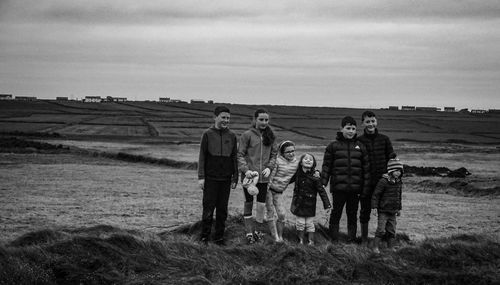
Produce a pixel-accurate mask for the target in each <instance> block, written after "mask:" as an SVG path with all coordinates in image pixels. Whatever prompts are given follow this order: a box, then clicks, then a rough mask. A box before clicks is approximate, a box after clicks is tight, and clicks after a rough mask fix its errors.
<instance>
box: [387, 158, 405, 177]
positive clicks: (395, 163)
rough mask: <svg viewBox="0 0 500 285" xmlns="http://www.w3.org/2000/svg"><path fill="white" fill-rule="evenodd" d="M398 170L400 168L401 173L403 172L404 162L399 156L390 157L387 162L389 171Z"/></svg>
mask: <svg viewBox="0 0 500 285" xmlns="http://www.w3.org/2000/svg"><path fill="white" fill-rule="evenodd" d="M396 170H400V171H401V173H403V164H402V163H401V161H399V159H397V158H393V159H389V162H387V173H391V172H393V171H396Z"/></svg>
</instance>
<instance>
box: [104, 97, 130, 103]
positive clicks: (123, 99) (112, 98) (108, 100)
mask: <svg viewBox="0 0 500 285" xmlns="http://www.w3.org/2000/svg"><path fill="white" fill-rule="evenodd" d="M106 102H127V98H125V97H112V96H107V97H106Z"/></svg>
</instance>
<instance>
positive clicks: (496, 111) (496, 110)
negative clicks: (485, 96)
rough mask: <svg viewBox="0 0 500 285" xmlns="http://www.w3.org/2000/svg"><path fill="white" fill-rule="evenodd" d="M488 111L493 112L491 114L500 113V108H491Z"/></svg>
mask: <svg viewBox="0 0 500 285" xmlns="http://www.w3.org/2000/svg"><path fill="white" fill-rule="evenodd" d="M488 113H491V114H500V109H489V110H488Z"/></svg>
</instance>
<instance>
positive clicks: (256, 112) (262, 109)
mask: <svg viewBox="0 0 500 285" xmlns="http://www.w3.org/2000/svg"><path fill="white" fill-rule="evenodd" d="M259 114H269V112H268V111H267V110H266V109H264V108H261V109H257V110H255V112H254V113H253V117H254V118H257V117H258V116H259Z"/></svg>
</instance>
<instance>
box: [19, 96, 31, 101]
mask: <svg viewBox="0 0 500 285" xmlns="http://www.w3.org/2000/svg"><path fill="white" fill-rule="evenodd" d="M16 100H19V101H35V100H36V97H34V96H16Z"/></svg>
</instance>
